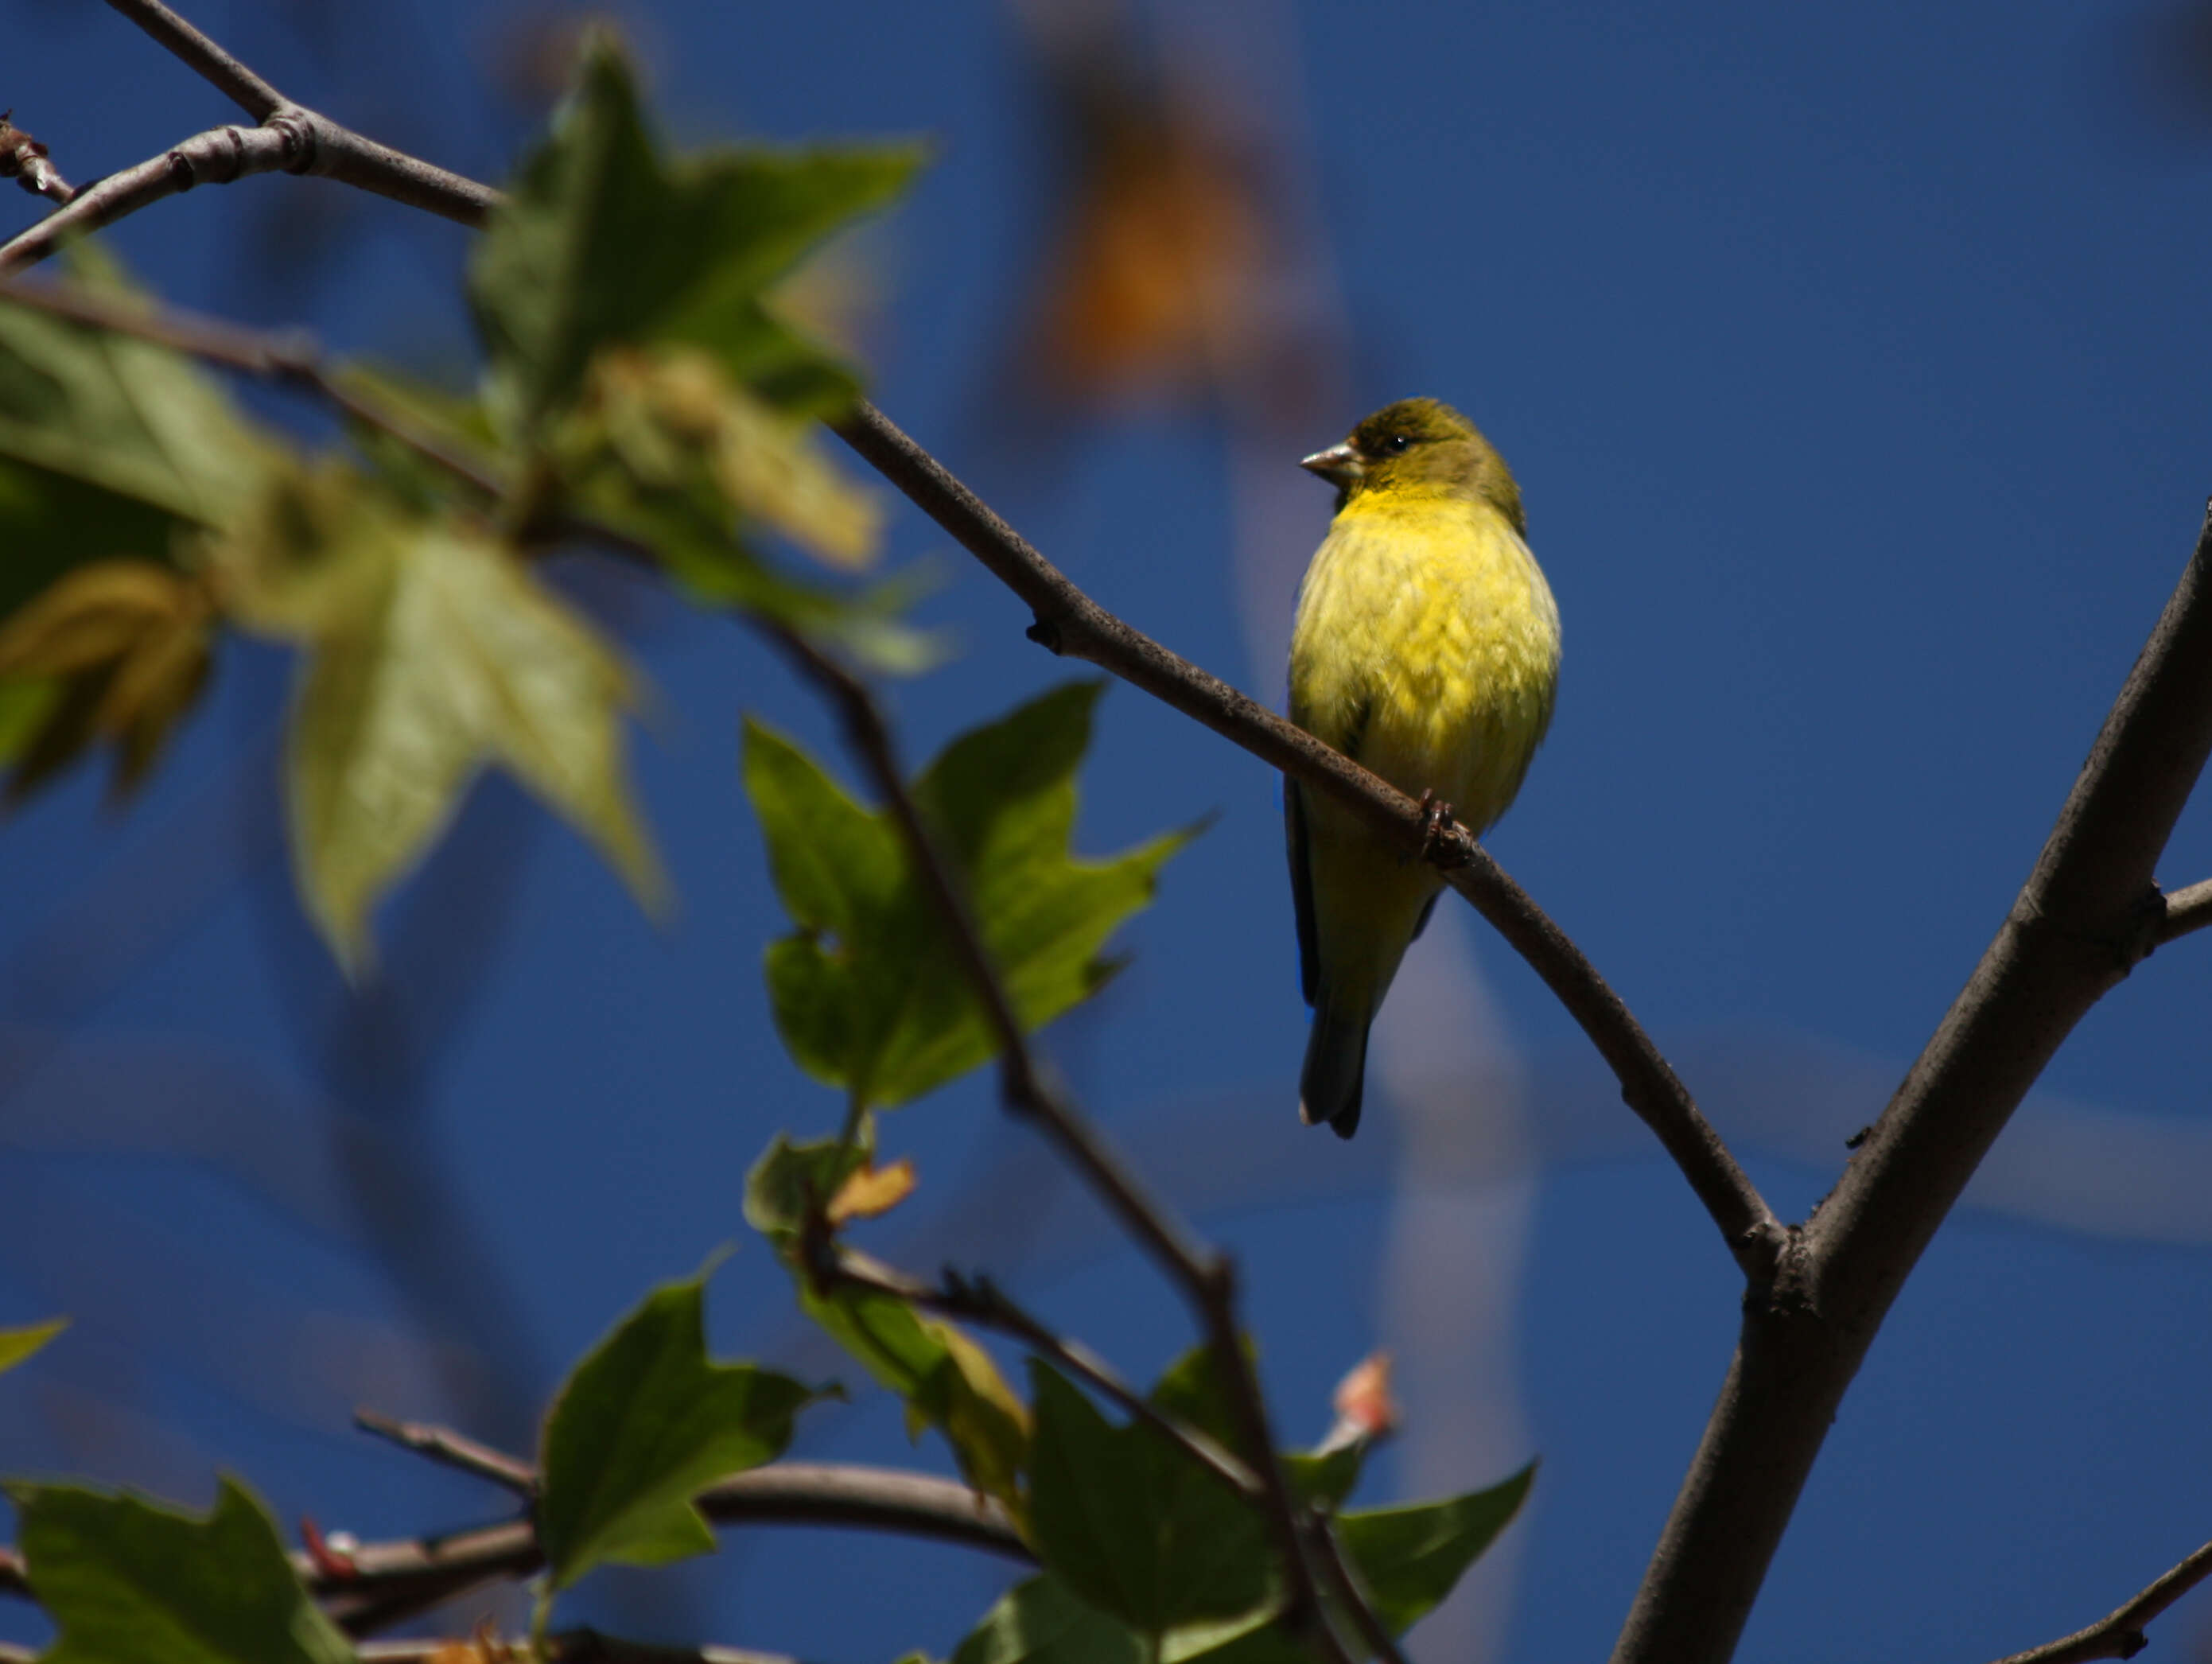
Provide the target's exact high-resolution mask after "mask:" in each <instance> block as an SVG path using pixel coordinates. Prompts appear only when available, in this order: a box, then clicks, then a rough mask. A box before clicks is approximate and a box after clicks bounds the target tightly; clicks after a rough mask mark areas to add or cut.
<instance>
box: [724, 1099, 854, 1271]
mask: <svg viewBox="0 0 2212 1664" xmlns="http://www.w3.org/2000/svg"><path fill="white" fill-rule="evenodd" d="M875 1153H876V1126H875V1118H874V1117H873V1116H872V1115H866V1114H864V1115H862V1116H861V1117H860V1120H859V1122H858V1123H857V1125H856V1126H855V1127H854V1136H853V1137H851V1138H849V1139H817V1140H815V1141H813V1142H811V1143H805V1144H800V1143H794V1142H793V1139H792V1138H791V1135H790V1134H789V1133H777V1134H776V1135H775V1142H773V1143H772V1144H770V1145H769V1147H768V1148H767V1150H765V1151H763V1152H762V1155H761V1157H760V1159H759V1160H758V1161H757V1162H755V1163H753V1164H752V1168H751V1170H750V1171H749V1172H748V1173H747V1174H746V1175H745V1223H746V1224H749V1225H750V1226H751V1227H752V1228H753V1229H754V1230H757V1231H758V1232H760V1233H761V1235H762V1236H765V1237H767V1238H768V1239H769V1241H770V1242H774V1243H775V1245H776V1247H777V1248H778V1249H780V1250H781V1249H787V1248H790V1247H791V1246H792V1245H793V1242H795V1241H796V1240H797V1238H798V1236H799V1231H800V1230H802V1229H803V1228H804V1227H805V1223H806V1219H807V1217H808V1215H809V1214H810V1213H814V1212H819V1211H820V1210H821V1209H823V1208H824V1207H827V1206H828V1205H829V1199H830V1198H831V1197H832V1196H835V1195H836V1193H837V1191H838V1187H840V1186H842V1184H843V1183H844V1182H845V1181H846V1180H847V1179H848V1178H849V1177H850V1176H852V1175H853V1174H854V1173H855V1172H857V1171H858V1170H859V1169H861V1168H863V1167H865V1166H866V1165H867V1164H868V1163H869V1162H870V1161H872V1160H873V1159H874V1157H875Z"/></svg>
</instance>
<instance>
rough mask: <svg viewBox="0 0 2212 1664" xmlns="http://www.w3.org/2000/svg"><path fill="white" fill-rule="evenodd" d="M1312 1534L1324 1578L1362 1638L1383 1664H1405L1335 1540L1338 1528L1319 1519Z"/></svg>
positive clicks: (1311, 1528)
mask: <svg viewBox="0 0 2212 1664" xmlns="http://www.w3.org/2000/svg"><path fill="white" fill-rule="evenodd" d="M1310 1531H1311V1533H1312V1536H1313V1540H1314V1558H1315V1559H1316V1560H1318V1561H1319V1562H1320V1563H1321V1569H1322V1576H1324V1577H1326V1578H1328V1582H1329V1587H1330V1588H1333V1589H1334V1590H1335V1592H1336V1598H1337V1599H1338V1600H1340V1601H1342V1602H1343V1603H1344V1606H1345V1609H1346V1611H1347V1612H1350V1613H1351V1614H1352V1622H1354V1623H1355V1624H1357V1625H1359V1633H1360V1637H1361V1638H1362V1639H1363V1640H1364V1641H1365V1642H1366V1643H1367V1645H1368V1647H1369V1649H1370V1651H1371V1652H1372V1653H1373V1655H1375V1656H1376V1657H1377V1658H1379V1659H1381V1660H1382V1661H1383V1664H1406V1655H1405V1654H1404V1653H1402V1652H1401V1651H1400V1650H1399V1648H1398V1637H1395V1636H1394V1635H1392V1634H1391V1633H1390V1626H1389V1625H1387V1624H1385V1623H1384V1622H1383V1618H1382V1615H1381V1614H1380V1613H1379V1612H1376V1610H1375V1600H1374V1597H1373V1596H1372V1595H1370V1594H1369V1593H1368V1591H1367V1587H1366V1585H1365V1584H1364V1582H1362V1581H1361V1580H1360V1576H1359V1572H1358V1569H1357V1568H1355V1567H1354V1566H1353V1565H1352V1560H1351V1558H1350V1557H1349V1556H1347V1555H1346V1553H1345V1552H1344V1545H1343V1544H1342V1543H1340V1542H1339V1541H1337V1540H1336V1528H1335V1527H1334V1526H1332V1525H1331V1524H1330V1523H1329V1522H1328V1521H1327V1520H1325V1519H1321V1518H1318V1517H1316V1519H1315V1520H1314V1521H1312V1524H1311V1527H1310Z"/></svg>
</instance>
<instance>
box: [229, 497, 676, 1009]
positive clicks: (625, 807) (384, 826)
mask: <svg viewBox="0 0 2212 1664" xmlns="http://www.w3.org/2000/svg"><path fill="white" fill-rule="evenodd" d="M208 558H209V561H210V567H211V568H212V570H213V571H214V572H215V574H216V577H217V580H218V582H219V583H220V584H221V586H222V589H223V592H224V593H225V596H226V598H227V600H228V603H229V604H230V606H231V609H232V610H233V613H234V616H236V617H237V618H239V619H240V622H244V623H245V624H246V625H247V626H249V627H250V628H255V629H262V630H264V631H265V632H267V633H270V634H272V635H278V636H281V637H283V638H286V639H289V640H292V641H299V642H301V643H302V644H304V645H305V646H306V647H307V649H308V652H307V660H306V663H305V665H304V668H303V671H302V673H301V679H300V685H299V692H298V695H297V698H296V700H295V705H294V709H293V716H292V726H291V733H290V738H289V758H288V765H287V771H288V776H289V799H290V811H291V816H290V818H291V828H292V847H293V859H294V865H295V869H296V870H297V871H298V874H299V880H300V889H301V895H302V896H304V898H305V900H306V902H307V911H308V913H309V914H310V916H311V917H313V920H315V923H316V925H317V926H318V927H319V929H320V930H321V931H322V932H323V934H324V936H325V938H326V939H327V940H328V941H329V942H330V944H331V947H332V949H333V950H334V951H335V952H336V953H337V956H338V958H339V961H340V963H343V964H344V965H345V966H346V967H347V968H348V969H349V970H351V969H360V968H362V967H363V966H365V965H366V963H367V962H368V956H369V949H370V943H369V915H370V913H371V911H372V909H373V908H374V906H375V905H376V903H377V902H378V901H379V900H380V898H381V897H382V896H383V895H384V894H385V892H386V891H387V890H389V889H391V887H392V885H393V884H396V883H398V880H399V879H400V878H402V877H403V876H404V874H405V873H406V872H407V871H409V870H410V868H411V867H412V866H413V865H414V864H415V863H416V861H418V860H419V859H422V855H423V854H424V853H426V852H427V851H428V848H429V847H430V845H431V844H432V842H433V841H435V839H436V837H437V835H438V834H439V833H440V831H441V829H443V828H444V826H445V824H446V823H447V821H448V820H449V819H450V818H451V817H452V815H453V811H454V810H455V808H456V807H457V806H458V805H459V800H460V797H461V794H462V793H463V792H464V791H465V789H466V788H467V786H469V784H470V783H471V780H473V779H474V778H475V776H476V774H477V771H478V770H479V769H480V768H483V767H484V766H485V765H486V764H488V763H496V764H498V765H499V766H501V767H502V768H506V769H507V771H508V772H509V773H510V774H513V775H514V776H515V778H516V779H518V780H520V781H521V782H522V784H523V785H524V786H527V787H528V788H529V789H530V790H531V791H532V793H534V794H535V795H536V796H537V797H538V799H540V800H541V801H542V802H544V804H545V805H547V806H548V807H549V808H551V809H552V810H554V811H556V812H557V813H559V814H561V815H562V816H563V817H565V818H567V819H568V821H569V822H570V823H572V824H574V826H575V827H576V828H577V829H579V830H580V831H581V832H582V833H583V834H584V835H586V837H588V838H589V839H590V840H591V841H592V843H593V844H594V845H596V846H597V847H598V848H599V852H600V853H602V854H603V855H605V857H606V859H608V861H609V862H610V863H611V865H613V866H614V868H615V869H616V871H618V872H620V873H621V874H622V876H623V878H625V879H626V880H627V881H628V882H629V885H630V887H631V889H632V890H634V891H635V892H636V894H637V895H638V896H639V897H640V899H641V902H644V904H645V905H647V907H648V908H653V907H657V906H658V905H659V902H661V900H662V898H663V884H662V880H661V877H660V871H659V864H658V863H657V862H656V860H655V859H654V858H653V852H652V848H651V846H650V844H649V842H648V841H647V836H646V833H645V830H644V828H643V826H642V825H641V823H640V822H639V819H638V817H637V814H636V811H635V809H634V808H633V806H632V805H631V801H630V796H629V786H628V782H627V779H626V770H625V768H624V763H623V750H624V722H623V718H624V715H625V714H626V712H627V711H628V709H629V707H630V705H631V704H632V703H633V702H634V695H633V692H632V689H631V685H630V680H629V673H628V671H626V670H625V668H624V667H623V664H622V662H621V661H620V659H617V657H616V655H615V653H613V651H612V650H611V648H610V647H607V646H606V644H605V642H604V641H601V639H600V638H599V634H598V632H597V631H595V630H594V629H592V627H591V625H590V624H589V623H588V622H586V621H585V620H584V619H583V618H582V617H580V616H578V615H577V614H576V613H575V612H574V611H573V610H571V609H570V608H569V607H568V605H567V604H565V603H563V602H562V601H561V600H560V599H558V598H556V597H555V596H554V595H553V594H552V593H551V592H550V591H549V590H547V589H545V588H544V586H542V585H540V584H539V583H538V581H537V580H536V579H535V578H533V577H532V575H531V574H530V573H529V572H528V570H527V569H526V568H524V566H523V565H522V563H521V562H520V561H519V560H517V559H516V558H515V557H514V556H513V554H512V553H511V552H509V551H508V550H507V549H506V548H505V547H504V546H503V545H501V544H498V543H496V542H495V541H494V540H493V539H492V538H491V537H489V535H488V534H487V533H486V532H484V531H483V530H481V529H479V528H478V527H477V526H476V525H473V524H472V523H470V522H466V521H463V520H459V519H424V518H422V517H420V516H418V515H416V514H413V513H410V512H408V511H407V510H406V509H405V508H404V507H403V506H402V505H401V504H399V503H398V502H397V501H394V500H393V499H392V498H391V497H390V496H389V495H386V494H385V493H384V492H382V491H381V490H380V489H377V488H376V487H375V486H374V484H373V483H371V482H369V481H368V480H366V479H365V478H363V477H361V476H358V475H356V474H354V473H352V472H350V471H347V470H344V469H342V468H337V467H327V468H323V469H319V470H316V471H312V472H303V473H301V474H299V475H297V476H295V477H287V478H285V479H283V480H282V481H280V482H279V483H277V484H276V486H274V487H272V488H271V489H270V490H269V491H268V492H266V493H264V497H263V500H262V501H261V503H260V504H259V505H258V507H257V508H256V509H255V511H254V512H253V513H251V514H249V515H247V516H246V517H245V518H244V519H242V520H241V521H240V524H239V525H237V526H236V527H234V529H233V530H232V531H230V532H229V533H228V534H227V535H226V536H224V537H222V538H219V539H216V540H214V541H213V542H211V543H210V545H209V550H208Z"/></svg>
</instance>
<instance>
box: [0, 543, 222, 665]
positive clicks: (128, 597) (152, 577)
mask: <svg viewBox="0 0 2212 1664" xmlns="http://www.w3.org/2000/svg"><path fill="white" fill-rule="evenodd" d="M191 588H192V586H191V584H190V583H189V581H188V580H186V579H185V578H184V577H183V576H182V575H181V574H178V573H176V572H174V571H173V570H171V569H170V568H167V567H164V566H156V565H155V563H154V562H151V561H125V560H116V561H94V562H89V563H88V564H87V565H84V566H80V567H76V568H72V569H71V570H70V571H69V572H66V573H64V574H63V575H62V576H61V577H60V578H58V579H57V580H55V581H54V582H53V583H52V584H51V585H49V586H47V587H46V589H44V590H42V591H41V592H40V593H39V594H38V595H36V596H35V597H33V598H32V599H31V601H30V602H29V604H27V605H25V606H23V607H21V608H19V609H17V610H16V611H15V615H14V616H12V617H10V618H9V620H8V621H7V622H5V623H4V624H0V676H14V677H40V676H67V675H70V674H71V673H72V672H74V671H81V670H84V669H87V668H88V667H89V666H91V665H98V664H102V663H105V662H106V661H108V660H110V659H118V658H119V657H121V656H122V655H123V654H124V653H127V652H129V651H130V649H131V647H132V646H133V645H134V644H135V643H136V642H137V640H138V638H139V637H140V636H141V635H143V634H144V633H145V631H146V629H147V628H148V627H149V625H151V624H155V623H158V622H160V621H161V619H163V618H164V617H166V616H168V615H169V614H170V613H172V612H173V611H175V610H178V609H179V607H180V606H182V605H184V604H185V596H186V594H187V593H188V592H189V591H190V590H191Z"/></svg>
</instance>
